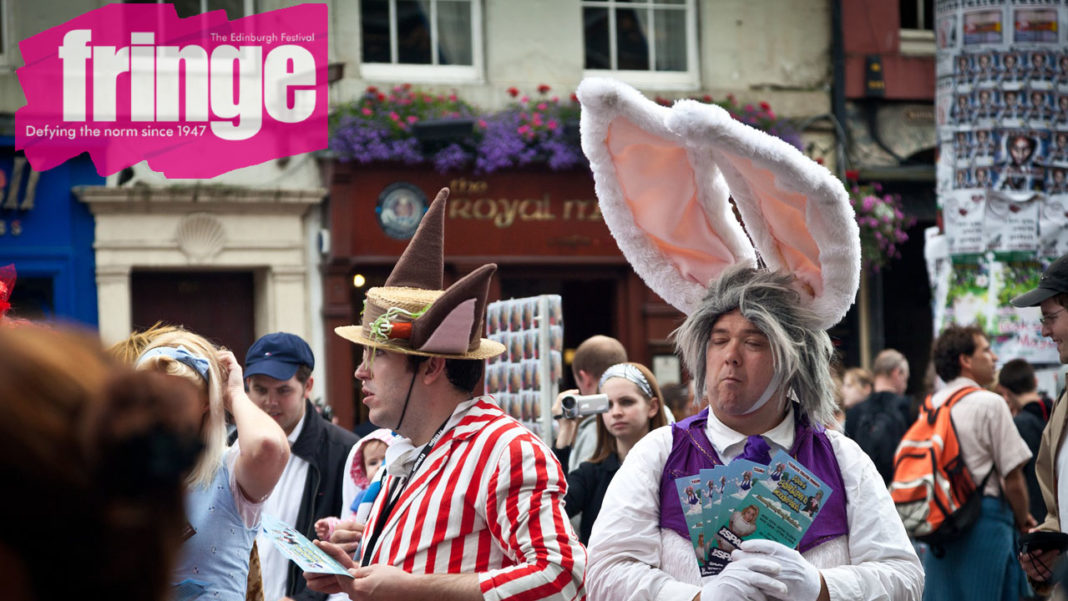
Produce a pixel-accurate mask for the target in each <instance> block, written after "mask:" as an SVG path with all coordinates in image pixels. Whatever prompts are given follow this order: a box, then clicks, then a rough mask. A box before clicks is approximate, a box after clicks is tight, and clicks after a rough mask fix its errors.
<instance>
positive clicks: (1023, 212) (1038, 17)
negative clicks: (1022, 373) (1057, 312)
mask: <svg viewBox="0 0 1068 601" xmlns="http://www.w3.org/2000/svg"><path fill="white" fill-rule="evenodd" d="M935 21H936V31H935V40H936V45H937V91H936V100H935V103H936V118H937V123H938V129H939V153H938V154H939V158H938V165H937V186H938V200H939V205H940V209H941V212H942V219H943V226H944V236H942V235H938V234H937V232H931V233H930V234H929V235H928V240H927V245H926V247H925V248H926V250H925V252H926V254H927V262H928V273H929V275H930V277H931V285H932V290H934V291H935V330H936V331H939V330H941V329H942V327H944V325H946V324H947V323H949V322H955V323H977V324H978V325H980V327H982V328H983V329H984V330H985V331H986V332H987V333H988V335H989V337H990V340H991V344H992V346H993V347H994V351H995V353H997V354H998V355H999V356H1001V357H1004V358H1006V359H1011V358H1016V357H1022V358H1025V359H1028V360H1029V361H1031V362H1033V363H1038V364H1050V363H1057V362H1058V359H1057V353H1056V348H1055V346H1054V345H1053V344H1052V343H1051V342H1050V341H1048V340H1046V339H1044V338H1042V336H1041V332H1040V331H1039V325H1038V315H1037V313H1036V312H1037V309H1015V308H1013V307H1011V306H1009V303H1008V301H1009V299H1011V298H1012V297H1014V296H1016V295H1017V294H1019V293H1022V292H1024V291H1026V290H1029V289H1030V288H1032V287H1034V286H1035V285H1036V284H1037V282H1038V278H1039V276H1040V275H1041V272H1042V270H1043V269H1044V267H1045V266H1046V265H1047V264H1048V263H1049V262H1051V261H1052V260H1053V259H1055V258H1056V257H1058V256H1060V255H1062V254H1065V253H1068V44H1066V41H1068V37H1066V34H1065V32H1064V24H1065V23H1066V22H1068V1H1066V0H1015V1H1012V0H1010V1H1009V2H1003V1H1000V0H999V1H997V2H994V1H991V0H939V1H938V2H937V3H936V5H935Z"/></svg>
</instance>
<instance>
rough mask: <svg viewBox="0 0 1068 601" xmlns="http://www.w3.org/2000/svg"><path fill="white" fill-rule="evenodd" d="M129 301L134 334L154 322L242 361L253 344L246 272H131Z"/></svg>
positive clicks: (251, 304)
mask: <svg viewBox="0 0 1068 601" xmlns="http://www.w3.org/2000/svg"><path fill="white" fill-rule="evenodd" d="M130 296H131V299H130V300H131V305H132V306H131V313H132V322H133V329H134V330H135V331H137V330H143V329H145V328H148V327H151V326H152V324H154V323H156V322H157V321H162V322H166V323H170V324H175V325H182V326H184V327H185V328H186V329H188V330H190V331H192V332H196V333H197V334H200V335H201V336H204V337H205V338H207V339H208V340H211V341H212V342H214V343H215V344H217V345H220V346H224V347H226V348H228V349H231V350H232V351H233V352H234V355H235V356H236V357H237V360H238V361H242V362H243V361H244V358H245V352H246V351H247V350H248V348H249V347H250V346H252V343H253V342H254V341H255V337H256V331H255V323H254V310H255V300H254V293H253V274H252V272H251V271H210V272H195V271H135V272H133V273H132V274H131V275H130Z"/></svg>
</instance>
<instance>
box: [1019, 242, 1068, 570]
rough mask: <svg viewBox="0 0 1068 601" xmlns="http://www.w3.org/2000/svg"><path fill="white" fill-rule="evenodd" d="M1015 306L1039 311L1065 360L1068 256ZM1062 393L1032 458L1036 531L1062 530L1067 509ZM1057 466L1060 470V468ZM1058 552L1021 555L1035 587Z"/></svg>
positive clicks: (1067, 350)
mask: <svg viewBox="0 0 1068 601" xmlns="http://www.w3.org/2000/svg"><path fill="white" fill-rule="evenodd" d="M1012 304H1013V305H1014V306H1017V307H1039V308H1040V309H1041V310H1042V319H1041V321H1040V323H1041V324H1042V335H1043V336H1046V337H1048V338H1049V339H1050V340H1052V341H1053V342H1055V343H1056V344H1057V353H1058V355H1059V357H1060V361H1061V363H1068V315H1066V314H1065V313H1068V309H1066V307H1068V255H1065V256H1062V257H1060V258H1059V259H1057V260H1056V261H1054V262H1053V263H1051V264H1050V266H1049V267H1048V268H1047V269H1046V271H1045V272H1043V273H1042V278H1041V279H1040V280H1039V282H1038V286H1037V287H1036V288H1035V289H1034V290H1031V291H1030V292H1027V293H1024V294H1021V295H1020V296H1017V297H1016V298H1014V299H1012ZM1064 396H1065V394H1064V393H1063V392H1062V393H1061V396H1060V398H1059V399H1058V400H1057V402H1056V403H1055V404H1054V406H1053V413H1052V414H1051V415H1050V418H1049V423H1048V424H1047V425H1046V429H1045V430H1044V431H1043V432H1042V444H1041V446H1040V447H1039V449H1038V456H1037V457H1036V458H1035V476H1036V477H1037V478H1038V484H1039V486H1040V487H1041V488H1042V498H1043V499H1044V500H1045V501H1046V516H1045V520H1044V521H1043V522H1042V524H1041V525H1040V526H1038V528H1037V530H1039V531H1046V532H1064V531H1065V526H1064V525H1063V524H1062V523H1061V520H1060V516H1061V515H1063V514H1064V513H1065V511H1068V507H1065V504H1068V490H1066V489H1065V487H1066V486H1068V478H1065V479H1062V478H1059V477H1058V476H1059V475H1060V472H1059V470H1058V465H1065V464H1066V460H1068V458H1066V457H1065V450H1066V448H1068V447H1065V446H1064V445H1063V444H1061V443H1062V442H1063V440H1064V430H1065V423H1066V421H1068V413H1066V406H1068V403H1065V402H1064ZM1061 469H1064V468H1063V467H1062V468H1061ZM1037 517H1042V516H1037ZM1060 555H1061V551H1060V550H1058V549H1056V548H1050V549H1046V550H1041V551H1038V552H1035V553H1026V554H1021V556H1020V563H1021V564H1022V565H1023V568H1024V570H1025V571H1026V572H1027V575H1028V577H1030V578H1031V580H1032V583H1033V584H1035V585H1036V588H1044V587H1042V585H1044V584H1047V583H1048V582H1049V580H1050V576H1051V575H1052V572H1053V565H1054V563H1055V562H1056V561H1057V560H1058V559H1059V557H1060Z"/></svg>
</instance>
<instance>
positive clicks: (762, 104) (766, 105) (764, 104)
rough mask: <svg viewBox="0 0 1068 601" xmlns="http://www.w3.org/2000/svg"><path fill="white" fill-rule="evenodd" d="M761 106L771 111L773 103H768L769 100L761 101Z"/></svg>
mask: <svg viewBox="0 0 1068 601" xmlns="http://www.w3.org/2000/svg"><path fill="white" fill-rule="evenodd" d="M760 108H762V109H764V110H765V111H770V110H771V105H770V104H768V103H767V102H761V103H760Z"/></svg>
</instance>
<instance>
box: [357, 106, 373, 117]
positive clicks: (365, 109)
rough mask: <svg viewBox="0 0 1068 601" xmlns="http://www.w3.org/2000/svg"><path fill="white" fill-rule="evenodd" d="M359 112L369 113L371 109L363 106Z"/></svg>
mask: <svg viewBox="0 0 1068 601" xmlns="http://www.w3.org/2000/svg"><path fill="white" fill-rule="evenodd" d="M360 112H361V113H363V114H364V115H370V114H371V112H372V111H371V109H369V108H367V107H363V110H361V111H360Z"/></svg>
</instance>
